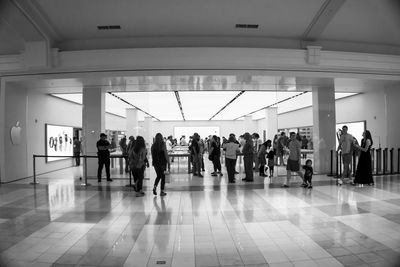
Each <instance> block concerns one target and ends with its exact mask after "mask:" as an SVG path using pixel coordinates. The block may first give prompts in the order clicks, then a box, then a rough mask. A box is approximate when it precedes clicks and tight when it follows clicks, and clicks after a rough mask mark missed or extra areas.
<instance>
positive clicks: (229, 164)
mask: <svg viewBox="0 0 400 267" xmlns="http://www.w3.org/2000/svg"><path fill="white" fill-rule="evenodd" d="M225 165H226V171H227V172H228V179H229V182H233V181H235V166H236V159H230V158H225Z"/></svg>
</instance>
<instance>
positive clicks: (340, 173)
mask: <svg viewBox="0 0 400 267" xmlns="http://www.w3.org/2000/svg"><path fill="white" fill-rule="evenodd" d="M339 177H342V151H340V152H339Z"/></svg>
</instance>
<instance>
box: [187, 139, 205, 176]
mask: <svg viewBox="0 0 400 267" xmlns="http://www.w3.org/2000/svg"><path fill="white" fill-rule="evenodd" d="M199 141H200V135H199V134H198V133H194V134H193V140H192V144H191V149H190V153H191V154H192V159H193V176H195V175H197V176H199V177H203V175H202V174H201V173H200V172H201V158H200V157H201V153H200V145H199Z"/></svg>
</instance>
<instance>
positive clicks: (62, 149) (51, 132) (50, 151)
mask: <svg viewBox="0 0 400 267" xmlns="http://www.w3.org/2000/svg"><path fill="white" fill-rule="evenodd" d="M73 133H74V127H71V126H61V125H52V124H47V123H46V129H45V136H46V143H45V145H46V155H47V156H60V157H57V158H53V157H49V158H48V157H46V162H52V161H57V160H63V159H66V157H61V156H73Z"/></svg>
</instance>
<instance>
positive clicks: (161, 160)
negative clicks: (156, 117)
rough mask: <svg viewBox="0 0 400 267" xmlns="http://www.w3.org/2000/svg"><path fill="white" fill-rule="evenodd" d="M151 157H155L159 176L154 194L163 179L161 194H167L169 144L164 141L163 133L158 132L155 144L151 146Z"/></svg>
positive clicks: (155, 167) (155, 168)
mask: <svg viewBox="0 0 400 267" xmlns="http://www.w3.org/2000/svg"><path fill="white" fill-rule="evenodd" d="M151 157H152V159H153V167H154V170H155V171H156V174H157V177H156V180H155V181H154V187H153V194H154V195H157V185H158V183H159V182H160V180H161V192H160V196H165V195H166V194H167V193H165V192H164V188H165V174H164V171H165V168H166V166H167V163H168V152H167V146H166V144H165V142H164V138H163V136H162V134H160V133H157V134H156V137H155V141H154V144H153V145H152V146H151Z"/></svg>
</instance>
